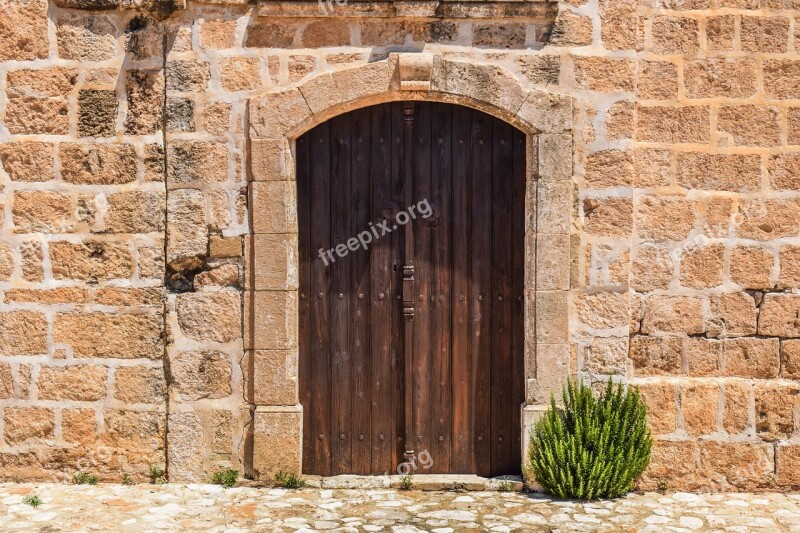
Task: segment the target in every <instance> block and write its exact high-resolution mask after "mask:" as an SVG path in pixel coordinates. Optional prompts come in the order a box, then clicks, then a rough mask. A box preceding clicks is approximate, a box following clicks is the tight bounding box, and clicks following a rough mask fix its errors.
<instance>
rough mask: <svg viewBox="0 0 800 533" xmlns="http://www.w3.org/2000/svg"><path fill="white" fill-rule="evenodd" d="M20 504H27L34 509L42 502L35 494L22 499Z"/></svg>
mask: <svg viewBox="0 0 800 533" xmlns="http://www.w3.org/2000/svg"><path fill="white" fill-rule="evenodd" d="M22 503H27V504H28V505H30V506H31V507H33V508H34V509H36V508H37V507H39V506H40V505H42V500H41V499H40V498H39V497H38V496H37V495H36V494H28V495H27V496H25V497H24V498H22Z"/></svg>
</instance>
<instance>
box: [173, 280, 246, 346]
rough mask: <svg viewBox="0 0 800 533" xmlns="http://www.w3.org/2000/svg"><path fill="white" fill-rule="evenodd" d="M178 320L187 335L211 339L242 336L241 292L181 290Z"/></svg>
mask: <svg viewBox="0 0 800 533" xmlns="http://www.w3.org/2000/svg"><path fill="white" fill-rule="evenodd" d="M176 309H177V312H178V324H179V325H180V327H181V331H182V332H183V333H184V335H187V336H188V337H190V338H192V339H195V340H198V341H211V342H220V343H224V342H230V341H232V340H234V339H238V338H240V337H241V324H242V313H241V294H240V293H239V291H236V290H221V291H218V292H198V293H184V294H179V295H178V296H177V299H176Z"/></svg>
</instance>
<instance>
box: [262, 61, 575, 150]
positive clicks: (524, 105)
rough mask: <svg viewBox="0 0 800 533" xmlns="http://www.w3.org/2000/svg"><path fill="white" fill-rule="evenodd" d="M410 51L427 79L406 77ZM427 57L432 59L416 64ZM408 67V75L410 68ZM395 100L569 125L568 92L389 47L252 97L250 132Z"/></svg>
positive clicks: (289, 128)
mask: <svg viewBox="0 0 800 533" xmlns="http://www.w3.org/2000/svg"><path fill="white" fill-rule="evenodd" d="M406 56H414V58H413V59H414V62H415V63H417V64H416V65H415V67H414V68H413V69H407V70H408V71H409V72H413V73H415V74H412V75H417V74H416V73H422V74H424V77H425V79H424V80H423V79H420V80H416V79H414V80H403V79H401V78H402V76H403V75H404V74H403V72H401V70H402V69H401V64H402V62H403V60H404V59H406ZM425 62H429V63H430V64H429V66H426V65H420V64H419V63H425ZM423 67H424V68H423ZM422 74H419V75H422ZM405 75H406V76H409V74H408V72H406V74H405ZM428 76H429V77H428ZM404 81H406V82H407V83H405V84H404V83H403V82H404ZM409 81H410V83H408V82H409ZM424 87H429V88H428V89H424ZM404 88H406V89H408V88H413V89H414V90H404ZM398 100H431V101H439V102H448V103H454V104H460V105H465V106H468V107H472V108H475V109H478V110H481V111H484V112H486V113H489V114H491V115H493V116H496V117H497V118H500V119H502V120H505V121H506V122H508V123H509V124H512V125H513V126H515V127H517V128H519V129H520V130H522V131H524V132H525V133H528V134H537V133H540V132H548V133H556V132H562V131H567V130H569V129H570V128H571V120H572V106H571V100H570V99H569V98H567V97H564V96H560V95H554V94H551V93H547V92H544V91H528V90H527V89H526V88H525V87H524V86H523V85H522V84H521V83H520V81H519V80H518V79H517V78H516V77H514V76H513V75H512V74H511V73H509V72H508V71H506V70H504V69H503V68H501V67H498V66H496V65H491V64H485V63H471V62H465V61H454V60H447V59H442V58H441V57H440V56H435V55H431V54H391V55H390V57H389V58H388V59H384V60H381V61H376V62H374V63H368V64H366V65H360V66H357V67H353V68H348V69H343V70H339V71H336V72H332V73H324V74H321V75H319V76H315V77H313V78H312V79H310V80H308V81H307V82H305V83H303V84H301V85H300V86H298V87H296V88H290V89H282V90H279V91H275V92H271V93H267V94H265V95H263V96H260V97H257V98H255V99H253V100H251V102H250V123H251V134H252V137H253V138H262V139H275V138H288V139H293V138H296V137H299V136H300V135H301V134H303V133H304V132H306V131H308V130H309V129H311V128H312V127H314V126H316V125H317V124H320V123H322V122H324V121H325V120H328V119H330V118H332V117H334V116H336V115H339V114H342V113H346V112H348V111H351V110H353V109H357V108H360V107H366V106H370V105H375V104H380V103H385V102H392V101H398Z"/></svg>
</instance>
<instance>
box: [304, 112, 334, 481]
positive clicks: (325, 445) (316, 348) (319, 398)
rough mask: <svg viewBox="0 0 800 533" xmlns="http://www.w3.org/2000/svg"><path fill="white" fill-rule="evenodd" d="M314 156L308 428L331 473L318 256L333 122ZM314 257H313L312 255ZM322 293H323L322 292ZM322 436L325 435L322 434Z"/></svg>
mask: <svg viewBox="0 0 800 533" xmlns="http://www.w3.org/2000/svg"><path fill="white" fill-rule="evenodd" d="M309 141H310V143H309V146H310V147H311V146H313V148H309V151H310V152H313V153H314V157H313V158H311V161H310V165H309V166H310V167H311V174H310V180H311V187H310V194H311V198H312V208H311V229H310V235H309V241H310V242H311V243H312V246H311V250H310V252H309V258H310V259H309V260H310V261H311V263H310V269H309V270H310V278H311V279H310V283H311V289H310V290H309V293H310V294H313V295H315V297H314V298H313V302H314V303H313V305H312V306H311V309H310V320H311V324H312V325H311V326H310V327H308V328H307V330H308V336H309V343H308V344H309V355H308V358H309V359H310V360H311V371H310V372H311V374H310V375H311V379H312V380H313V383H314V384H315V386H314V387H313V388H312V390H311V391H310V396H311V402H310V404H309V406H308V407H310V409H311V410H312V411H313V413H314V414H313V424H314V425H313V428H311V429H312V431H309V432H304V433H305V436H306V437H307V438H306V440H308V441H309V442H313V443H316V444H315V445H314V452H313V455H312V459H313V462H312V464H316V465H317V471H318V472H324V473H325V474H324V475H330V473H331V439H330V437H331V412H330V410H329V409H328V408H326V407H325V406H326V405H327V406H329V405H330V403H331V380H330V368H331V337H330V319H331V314H330V311H331V300H330V294H331V283H332V278H331V270H330V268H329V267H327V266H326V265H325V263H324V262H323V261H322V260H321V259H319V258H318V257H316V256H315V251H316V250H319V249H320V248H321V249H323V250H328V249H330V247H331V205H330V198H331V190H330V143H331V140H330V125H329V124H327V123H326V124H323V125H321V126H320V127H319V128H315V129H314V130H312V131H311V132H310V134H309ZM311 258H313V259H311ZM320 295H322V296H320ZM320 436H321V438H320Z"/></svg>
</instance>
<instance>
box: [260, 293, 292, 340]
mask: <svg viewBox="0 0 800 533" xmlns="http://www.w3.org/2000/svg"><path fill="white" fill-rule="evenodd" d="M249 303H250V302H248V304H249ZM249 313H252V315H253V316H252V319H251V318H250V316H249V315H248V320H252V322H248V326H250V324H252V328H253V330H252V332H251V334H252V337H253V338H252V346H250V347H252V348H255V349H268V350H277V349H293V348H296V347H297V328H298V324H297V292H295V291H255V293H254V294H253V302H252V309H251V310H250V311H249Z"/></svg>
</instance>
